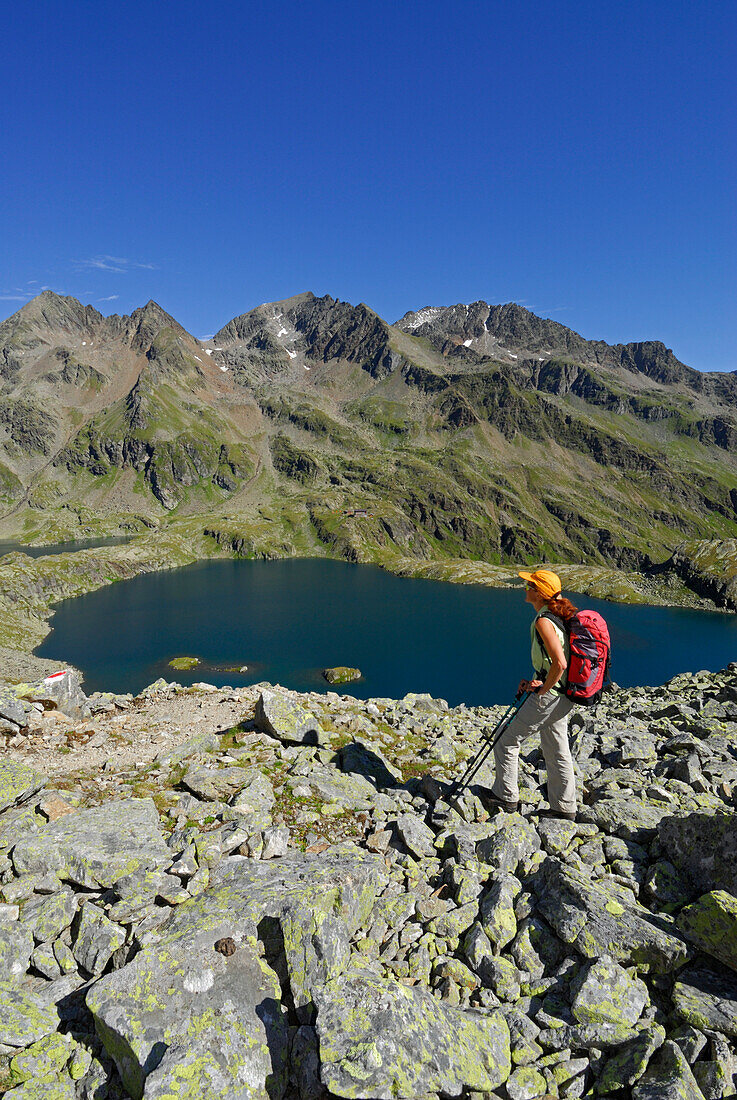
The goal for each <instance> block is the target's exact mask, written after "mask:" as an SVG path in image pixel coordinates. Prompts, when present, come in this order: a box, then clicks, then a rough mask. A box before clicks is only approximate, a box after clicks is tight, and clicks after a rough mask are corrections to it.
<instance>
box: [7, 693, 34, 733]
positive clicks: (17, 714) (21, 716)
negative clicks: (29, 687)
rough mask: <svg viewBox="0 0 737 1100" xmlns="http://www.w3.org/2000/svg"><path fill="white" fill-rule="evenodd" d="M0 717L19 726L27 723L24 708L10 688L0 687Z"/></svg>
mask: <svg viewBox="0 0 737 1100" xmlns="http://www.w3.org/2000/svg"><path fill="white" fill-rule="evenodd" d="M0 718H4V719H5V720H6V721H7V722H12V723H13V725H15V726H20V727H21V728H23V727H24V726H27V725H28V719H27V718H26V708H25V707H24V706H23V703H22V702H21V701H20V699H19V698H18V696H17V695H16V693H15V692H14V691H12V690H11V689H10V688H0Z"/></svg>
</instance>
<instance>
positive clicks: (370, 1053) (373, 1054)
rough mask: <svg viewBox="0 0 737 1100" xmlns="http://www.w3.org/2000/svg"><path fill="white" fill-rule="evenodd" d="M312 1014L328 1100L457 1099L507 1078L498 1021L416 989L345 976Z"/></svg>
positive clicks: (505, 1040)
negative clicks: (352, 1099)
mask: <svg viewBox="0 0 737 1100" xmlns="http://www.w3.org/2000/svg"><path fill="white" fill-rule="evenodd" d="M317 1009H318V1011H317V1034H318V1038H319V1041H320V1063H321V1077H322V1081H323V1084H324V1085H325V1086H326V1087H327V1088H328V1090H329V1092H330V1093H331V1094H332V1095H334V1096H342V1097H372V1098H374V1100H416V1098H417V1097H421V1096H426V1095H427V1094H432V1093H438V1092H442V1093H443V1094H447V1095H449V1096H458V1095H459V1094H460V1093H461V1092H462V1091H463V1090H477V1091H479V1092H489V1091H491V1090H492V1089H494V1088H496V1086H497V1085H500V1084H502V1082H504V1081H506V1079H507V1077H508V1076H509V1072H510V1068H511V1062H510V1050H509V1029H508V1027H507V1023H506V1021H505V1020H504V1018H503V1017H502V1016H482V1015H476V1014H475V1013H473V1012H462V1011H460V1010H458V1009H454V1008H451V1007H449V1006H448V1005H446V1004H444V1003H443V1002H441V1001H438V1000H437V999H436V998H435V997H433V996H432V994H431V993H430V991H429V990H427V989H424V988H422V987H421V986H419V985H418V986H414V987H412V988H408V987H407V986H405V985H402V984H400V983H399V982H396V981H393V980H391V979H381V978H376V977H373V976H370V975H364V974H360V975H355V974H349V975H344V976H342V977H340V978H338V979H337V980H335V981H333V982H329V983H328V984H327V986H325V987H323V989H322V990H321V991H320V993H319V997H318V1004H317Z"/></svg>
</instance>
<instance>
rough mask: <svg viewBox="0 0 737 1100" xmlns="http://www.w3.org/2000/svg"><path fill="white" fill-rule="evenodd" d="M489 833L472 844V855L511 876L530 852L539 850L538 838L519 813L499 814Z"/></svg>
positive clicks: (533, 829) (530, 825)
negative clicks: (474, 852)
mask: <svg viewBox="0 0 737 1100" xmlns="http://www.w3.org/2000/svg"><path fill="white" fill-rule="evenodd" d="M491 828H492V832H491V833H490V835H489V836H487V837H484V838H483V839H481V840H479V841H478V842H477V844H476V855H477V857H478V858H479V859H480V860H482V862H484V863H488V864H489V865H490V866H491V867H495V868H496V869H497V870H500V871H508V872H509V873H510V874H512V875H513V874H514V873H515V871H516V870H517V868H518V866H519V865H520V864H521V863H525V862H526V861H527V860H528V859H529V858H530V856H531V855H532V853H533V852H537V851H539V849H540V837H539V836H538V835H537V832H536V831H535V828H534V826H533V825H532V824H531V823H530V822H529V821H527V819H526V818H524V817H522V815H521V814H516V813H515V814H499V815H498V816H497V817H496V818H495V820H494V821H493V822H492V826H491Z"/></svg>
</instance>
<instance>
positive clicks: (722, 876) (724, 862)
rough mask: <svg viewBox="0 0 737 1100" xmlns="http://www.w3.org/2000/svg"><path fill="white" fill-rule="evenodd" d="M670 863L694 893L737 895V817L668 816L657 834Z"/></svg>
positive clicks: (713, 815) (704, 815)
mask: <svg viewBox="0 0 737 1100" xmlns="http://www.w3.org/2000/svg"><path fill="white" fill-rule="evenodd" d="M658 839H659V840H660V843H661V846H662V848H663V850H664V852H665V854H666V855H667V857H668V859H669V860H670V862H671V863H674V864H675V866H676V867H677V868H678V869H679V870H680V871H682V872H683V873H684V874H685V876H686V878H687V879H688V880H689V882H690V883H691V885H692V887H693V888H694V890H695V891H697V892H698V893H700V894H703V893H706V892H707V891H709V890H728V891H729V892H730V894H735V895H737V816H735V814H689V815H688V816H687V817H666V818H664V819H663V821H662V822H661V826H660V832H659V834H658Z"/></svg>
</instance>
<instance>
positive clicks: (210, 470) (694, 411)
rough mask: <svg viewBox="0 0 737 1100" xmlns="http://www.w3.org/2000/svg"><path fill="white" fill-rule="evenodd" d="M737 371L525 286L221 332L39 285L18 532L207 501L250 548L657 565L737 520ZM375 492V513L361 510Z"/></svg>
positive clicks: (332, 310)
mask: <svg viewBox="0 0 737 1100" xmlns="http://www.w3.org/2000/svg"><path fill="white" fill-rule="evenodd" d="M736 444H737V372H734V373H731V374H723V373H703V372H700V371H696V370H693V369H691V368H689V367H688V366H686V365H684V364H683V363H681V362H680V361H679V360H678V359H677V358H676V356H675V355H674V354H673V352H672V351H670V350H669V349H668V348H666V347H665V346H664V345H663V344H662V343H659V342H657V341H646V342H638V343H627V344H616V345H609V344H606V343H604V342H602V341H591V340H585V339H584V338H583V337H581V336H580V335H578V334H577V333H575V332H573V331H572V330H571V329H568V328H566V327H565V326H563V325H561V324H558V323H557V322H555V321H551V320H546V319H543V318H540V317H538V316H536V315H535V314H534V313H531V312H529V311H528V310H526V309H523V308H522V307H521V306H519V305H515V304H513V303H512V304H507V305H489V304H487V303H486V302H474V303H472V304H471V305H455V306H448V307H426V308H423V309H420V310H418V311H416V312H410V313H407V314H405V316H404V317H402V318H401V320H399V321H397V322H395V323H394V324H389V323H387V322H386V321H384V320H383V319H382V318H381V317H379V316H378V315H377V314H376V313H374V312H373V311H372V310H371V309H369V308H368V307H367V306H365V305H363V304H361V305H358V306H353V305H350V304H348V303H345V302H341V301H338V300H336V299H334V298H331V297H329V296H325V297H321V298H320V297H316V296H315V295H313V294H311V293H305V294H300V295H297V296H295V297H293V298H289V299H287V300H285V301H282V302H276V303H270V304H266V305H261V306H259V307H258V308H256V309H253V310H251V311H250V312H248V313H244V314H243V315H241V316H239V317H236V318H234V319H233V320H232V321H230V322H229V324H227V325H225V326H224V327H223V328H222V329H221V330H220V331H219V332H218V333H216V335H215V337H214V338H213V339H212V340H199V339H197V338H195V337H194V336H193V335H191V334H190V333H188V332H187V331H186V330H185V329H184V328H183V327H182V325H180V324H179V323H178V322H177V321H176V320H175V319H174V318H173V317H171V316H170V315H169V314H167V313H166V312H165V311H164V310H163V309H162V308H161V307H160V306H159V305H157V304H156V303H155V302H149V303H148V304H147V305H146V306H143V307H142V308H140V309H136V310H134V311H133V313H132V314H131V315H130V316H117V315H113V316H108V317H105V316H103V315H102V314H101V313H99V312H98V311H97V310H96V309H94V308H93V307H92V306H85V305H82V304H81V303H80V302H79V301H77V300H76V299H75V298H71V297H63V296H60V295H57V294H55V293H53V292H51V291H44V292H43V293H42V294H41V295H39V296H38V297H37V298H35V299H33V300H32V301H31V302H29V303H27V304H26V305H24V306H23V307H22V308H21V309H20V310H19V311H18V312H17V313H15V314H13V316H11V317H9V318H8V319H7V320H6V321H4V322H3V323H2V324H0V534H2V536H3V537H19V538H22V539H24V540H27V541H30V540H39V541H53V540H55V539H61V538H68V537H84V536H86V535H90V534H102V533H108V534H113V533H119V532H121V531H124V532H125V531H128V532H136V531H143V530H145V529H152V528H159V527H166V526H171V525H173V524H174V525H175V524H176V523H177V521H179V520H181V519H182V518H184V517H187V518H188V520H191V519H192V518H193V517H198V522H199V520H201V523H202V529H203V530H206V531H207V532H208V533H210V534H211V535H212V537H213V538H216V539H217V540H218V541H219V542H220V543H221V545H224V546H226V545H227V546H228V547H229V548H230V549H235V550H237V551H239V552H241V553H245V554H255V555H261V554H265V555H282V554H291V553H293V554H310V553H333V554H338V555H340V556H343V557H346V558H348V559H350V560H367V561H368V560H374V561H382V560H386V559H387V558H391V557H392V556H401V557H404V558H407V557H410V558H413V557H414V558H418V559H443V558H467V559H479V560H484V561H488V562H491V563H500V562H502V563H504V562H508V561H511V560H514V561H516V562H525V561H535V562H538V561H549V562H550V561H553V562H554V561H561V562H563V561H568V562H584V563H590V564H603V565H612V566H616V567H618V568H623V569H640V570H643V569H645V570H646V569H648V568H650V567H652V566H653V565H655V564H656V563H659V562H662V561H664V560H665V559H667V558H668V557H669V556H670V555H671V554H672V552H673V550H674V549H675V547H676V546H678V545H679V544H680V543H683V542H684V541H685V540H689V539H698V540H707V539H730V538H734V537H735V536H737V446H736ZM357 513H358V514H357Z"/></svg>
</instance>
